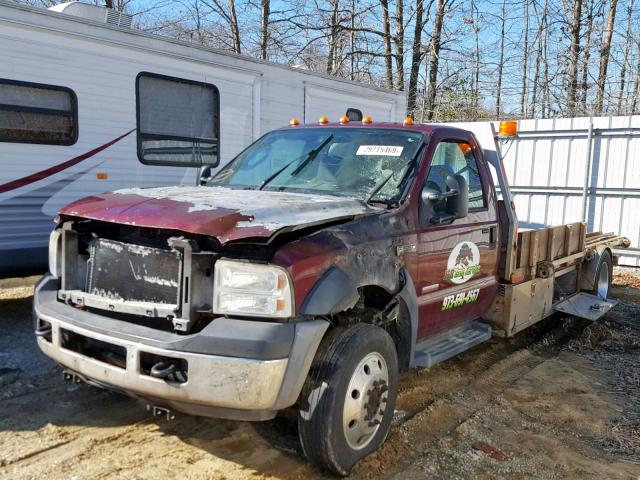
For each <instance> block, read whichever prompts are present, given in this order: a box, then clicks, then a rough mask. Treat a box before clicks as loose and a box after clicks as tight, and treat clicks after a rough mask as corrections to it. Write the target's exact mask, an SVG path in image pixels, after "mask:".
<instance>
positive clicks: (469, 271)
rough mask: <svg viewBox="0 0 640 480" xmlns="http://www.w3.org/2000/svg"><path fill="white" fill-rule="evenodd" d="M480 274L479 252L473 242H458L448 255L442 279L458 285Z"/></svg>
mask: <svg viewBox="0 0 640 480" xmlns="http://www.w3.org/2000/svg"><path fill="white" fill-rule="evenodd" d="M478 272H480V251H479V250H478V246H477V245H476V244H475V243H473V242H460V243H459V244H457V245H456V246H455V247H454V249H453V250H452V251H451V254H450V255H449V261H448V262H447V271H446V272H445V273H444V279H445V280H449V281H451V282H453V283H456V284H458V285H460V284H462V283H465V282H466V281H467V280H469V279H470V278H471V277H473V276H474V275H475V274H476V273H478Z"/></svg>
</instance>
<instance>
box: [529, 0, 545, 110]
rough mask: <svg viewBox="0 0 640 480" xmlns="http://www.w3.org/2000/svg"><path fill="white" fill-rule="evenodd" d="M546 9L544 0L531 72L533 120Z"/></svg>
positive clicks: (537, 92)
mask: <svg viewBox="0 0 640 480" xmlns="http://www.w3.org/2000/svg"><path fill="white" fill-rule="evenodd" d="M547 7H548V0H545V2H544V8H543V10H542V17H541V19H540V21H539V25H540V27H539V29H538V48H537V53H536V64H535V66H534V72H533V91H532V92H531V111H530V114H531V116H532V117H534V118H535V116H536V110H537V109H538V94H539V93H540V92H539V85H540V83H541V82H540V65H541V64H542V62H543V61H544V57H543V50H542V39H543V38H544V33H545V31H546V29H547ZM534 8H535V5H534ZM543 112H544V109H543V108H540V113H541V114H542V113H543Z"/></svg>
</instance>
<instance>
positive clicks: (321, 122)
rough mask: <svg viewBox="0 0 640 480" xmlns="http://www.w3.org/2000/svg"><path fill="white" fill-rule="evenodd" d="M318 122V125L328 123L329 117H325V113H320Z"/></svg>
mask: <svg viewBox="0 0 640 480" xmlns="http://www.w3.org/2000/svg"><path fill="white" fill-rule="evenodd" d="M318 123H319V124H320V125H326V124H327V123H329V117H327V116H326V115H322V116H321V117H320V119H319V120H318Z"/></svg>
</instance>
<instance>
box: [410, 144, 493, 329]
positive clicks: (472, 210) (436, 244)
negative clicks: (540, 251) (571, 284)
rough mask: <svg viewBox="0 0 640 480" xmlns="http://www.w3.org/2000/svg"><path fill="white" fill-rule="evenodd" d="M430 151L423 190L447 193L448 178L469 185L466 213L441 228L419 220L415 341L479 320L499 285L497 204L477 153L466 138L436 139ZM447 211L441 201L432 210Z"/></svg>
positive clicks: (438, 225) (478, 151) (427, 219)
mask: <svg viewBox="0 0 640 480" xmlns="http://www.w3.org/2000/svg"><path fill="white" fill-rule="evenodd" d="M433 152H434V153H433V155H432V158H431V164H430V166H429V170H428V173H427V176H426V178H425V182H424V185H423V186H427V187H429V188H435V189H437V190H440V191H441V192H445V191H446V184H445V180H446V178H447V176H449V175H454V174H459V175H462V176H463V177H464V178H465V180H466V181H467V183H468V185H469V213H468V215H467V216H466V217H465V218H460V219H456V220H453V221H450V222H449V223H448V224H445V225H443V224H434V223H433V219H430V218H419V219H418V222H417V225H418V228H417V230H418V263H419V265H418V276H419V281H418V285H417V286H416V288H417V295H418V306H419V314H420V323H419V327H418V339H424V338H427V337H430V336H432V335H435V334H437V333H440V332H443V331H446V330H450V329H452V328H455V327H457V326H459V325H461V324H462V323H465V322H467V321H469V320H472V319H474V318H477V317H479V316H480V315H481V314H482V313H484V311H485V310H486V309H487V308H489V306H490V304H491V302H492V300H493V298H494V296H495V294H496V291H497V286H498V285H497V276H496V275H497V260H498V253H497V252H498V238H499V235H498V234H499V232H498V220H497V215H496V199H495V194H494V190H493V187H492V183H491V176H490V173H489V170H488V168H487V164H486V162H485V160H484V159H483V158H482V156H481V155H482V154H481V150H480V148H479V147H478V146H477V144H475V142H474V140H473V138H472V137H470V138H451V139H447V140H440V141H439V142H438V143H437V145H436V146H435V149H434V150H433ZM445 207H446V199H443V200H441V201H440V202H437V204H436V205H434V210H436V211H441V212H444V209H445ZM419 215H420V217H422V216H424V215H425V212H422V211H421V212H420V213H419Z"/></svg>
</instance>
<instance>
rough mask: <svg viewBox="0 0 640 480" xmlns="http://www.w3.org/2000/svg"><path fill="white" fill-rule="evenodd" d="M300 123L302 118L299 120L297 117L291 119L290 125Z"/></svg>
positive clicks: (295, 125) (293, 125) (294, 125)
mask: <svg viewBox="0 0 640 480" xmlns="http://www.w3.org/2000/svg"><path fill="white" fill-rule="evenodd" d="M298 125H300V120H298V119H297V118H292V119H291V120H289V126H290V127H297V126H298Z"/></svg>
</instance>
